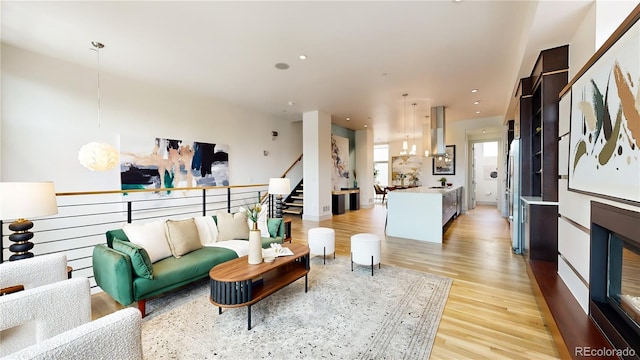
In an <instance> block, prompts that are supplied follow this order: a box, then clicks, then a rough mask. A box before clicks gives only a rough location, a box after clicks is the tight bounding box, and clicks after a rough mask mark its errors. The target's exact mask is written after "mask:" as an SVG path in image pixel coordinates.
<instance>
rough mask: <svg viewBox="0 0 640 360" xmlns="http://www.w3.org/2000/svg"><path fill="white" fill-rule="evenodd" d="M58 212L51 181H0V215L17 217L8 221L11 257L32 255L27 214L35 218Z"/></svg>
mask: <svg viewBox="0 0 640 360" xmlns="http://www.w3.org/2000/svg"><path fill="white" fill-rule="evenodd" d="M57 213H58V204H57V202H56V191H55V189H54V187H53V182H0V219H1V220H5V219H17V220H15V221H14V222H12V223H11V224H9V230H11V231H14V233H12V234H11V235H9V240H10V241H12V242H13V244H12V245H11V246H9V251H11V252H13V253H14V254H13V255H11V257H9V260H10V261H14V260H20V259H26V258H30V257H33V253H31V252H29V250H31V249H33V243H32V242H30V241H29V240H31V238H33V233H32V232H31V231H29V230H31V228H32V227H33V223H32V222H31V221H29V220H27V219H26V218H27V217H29V218H34V217H40V216H47V215H55V214H57Z"/></svg>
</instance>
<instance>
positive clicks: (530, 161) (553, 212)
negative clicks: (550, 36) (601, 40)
mask: <svg viewBox="0 0 640 360" xmlns="http://www.w3.org/2000/svg"><path fill="white" fill-rule="evenodd" d="M568 71H569V46H568V45H565V46H560V47H557V48H553V49H548V50H544V51H542V52H541V53H540V55H539V57H538V60H537V61H536V64H535V66H534V68H533V71H532V72H531V76H530V77H528V78H525V79H521V81H520V87H519V95H520V139H521V144H522V147H521V153H520V160H521V171H522V172H521V179H522V180H521V181H522V182H521V195H522V196H524V197H527V201H525V202H523V208H522V211H523V212H524V213H526V214H527V219H526V221H527V222H526V223H525V226H524V227H523V231H524V234H523V236H524V238H525V244H526V245H528V246H527V251H528V254H529V257H530V258H531V259H534V260H547V261H557V255H558V254H557V253H558V205H557V201H558V117H559V113H558V111H559V110H558V106H559V101H560V99H559V94H560V91H561V90H562V88H563V87H564V86H565V85H566V84H567V81H568ZM524 220H525V219H524V218H523V221H524Z"/></svg>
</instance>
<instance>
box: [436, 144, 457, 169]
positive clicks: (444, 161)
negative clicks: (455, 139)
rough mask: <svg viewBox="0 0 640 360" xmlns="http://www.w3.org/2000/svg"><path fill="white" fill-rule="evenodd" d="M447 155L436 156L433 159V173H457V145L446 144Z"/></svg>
mask: <svg viewBox="0 0 640 360" xmlns="http://www.w3.org/2000/svg"><path fill="white" fill-rule="evenodd" d="M445 152H446V155H444V156H440V155H439V156H434V157H433V158H432V161H431V173H432V174H433V175H455V174H456V146H455V145H447V146H445Z"/></svg>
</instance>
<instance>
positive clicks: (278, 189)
mask: <svg viewBox="0 0 640 360" xmlns="http://www.w3.org/2000/svg"><path fill="white" fill-rule="evenodd" d="M290 192H291V183H290V182H289V179H288V178H271V179H269V194H274V195H284V194H288V193H290Z"/></svg>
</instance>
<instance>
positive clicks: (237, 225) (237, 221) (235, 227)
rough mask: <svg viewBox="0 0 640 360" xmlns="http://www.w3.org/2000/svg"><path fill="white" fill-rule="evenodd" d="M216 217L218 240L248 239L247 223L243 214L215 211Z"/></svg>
mask: <svg viewBox="0 0 640 360" xmlns="http://www.w3.org/2000/svg"><path fill="white" fill-rule="evenodd" d="M216 219H217V220H218V241H225V240H245V239H249V225H247V216H246V215H245V214H243V213H235V214H230V213H228V212H226V211H216Z"/></svg>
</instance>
